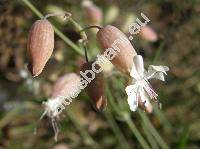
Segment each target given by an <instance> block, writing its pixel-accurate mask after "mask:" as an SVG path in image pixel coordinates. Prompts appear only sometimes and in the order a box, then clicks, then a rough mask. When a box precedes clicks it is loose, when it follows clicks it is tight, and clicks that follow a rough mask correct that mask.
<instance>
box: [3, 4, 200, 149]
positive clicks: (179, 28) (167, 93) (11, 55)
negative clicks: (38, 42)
mask: <svg viewBox="0 0 200 149" xmlns="http://www.w3.org/2000/svg"><path fill="white" fill-rule="evenodd" d="M81 3H82V1H79V0H56V1H55V0H0V149H1V148H2V149H4V148H9V149H12V148H14V149H21V148H25V149H26V148H37V149H40V148H53V149H68V148H77V149H78V148H105V149H106V148H108V149H109V148H117V149H121V148H129V149H130V148H155V149H158V148H179V149H184V148H187V149H198V148H200V131H199V130H200V117H199V115H200V108H198V106H199V105H200V100H199V98H200V96H199V95H200V80H199V76H200V71H199V65H200V50H199V47H200V18H199V16H200V1H198V0H176V1H174V0H149V1H147V0H132V1H131V0H96V1H94V4H95V5H97V6H98V7H99V8H100V9H101V10H102V12H103V22H102V24H101V25H102V26H103V25H107V24H112V25H114V26H116V27H118V28H119V29H121V30H123V32H124V33H128V26H129V24H130V23H132V22H134V21H135V19H136V18H137V17H138V18H140V13H141V12H143V13H144V14H145V15H146V16H147V17H148V18H149V19H150V20H151V21H150V22H149V23H148V25H149V26H151V27H152V28H153V29H154V30H155V32H156V33H157V35H158V37H159V40H158V41H157V42H154V43H151V42H147V41H145V40H143V39H141V38H140V37H139V36H138V35H135V36H134V40H132V44H133V46H134V48H135V49H136V51H137V52H138V53H139V54H142V55H143V56H144V60H145V62H146V66H148V64H152V63H153V64H156V65H160V64H162V65H167V66H169V67H170V71H169V72H168V76H167V77H166V82H164V83H160V82H158V81H153V86H154V87H155V89H156V90H157V92H158V93H159V99H160V102H161V103H162V105H163V107H162V109H161V110H160V109H158V107H157V105H156V104H155V105H154V111H153V113H152V114H147V113H145V112H143V111H142V110H138V111H137V112H131V111H130V110H129V108H128V105H127V101H126V98H127V95H126V93H125V91H124V89H125V87H126V82H127V80H126V78H125V77H124V75H122V74H120V73H118V71H117V70H115V69H114V70H112V71H108V72H105V77H106V87H107V89H106V95H107V97H108V106H107V108H106V110H105V111H103V112H97V111H96V110H95V109H94V108H93V104H92V102H91V101H90V99H89V98H88V96H87V95H86V94H85V93H81V95H79V96H78V97H77V100H76V99H75V100H74V101H73V102H72V104H70V105H69V106H68V107H67V109H66V111H65V112H64V114H63V115H62V116H61V118H60V121H59V124H60V129H61V131H60V133H59V138H58V141H57V142H55V141H54V133H53V130H52V126H51V121H50V119H49V118H47V117H45V118H44V119H43V120H41V121H40V122H38V120H39V117H40V116H41V114H42V112H43V107H42V106H41V103H42V101H45V100H47V99H48V98H49V96H50V93H51V88H52V84H53V82H55V80H56V79H57V78H58V76H60V75H62V74H64V73H67V72H72V71H73V72H77V73H78V72H79V67H80V63H81V61H83V58H84V57H83V56H82V55H80V54H79V53H78V52H77V51H76V50H75V48H73V47H72V45H69V42H68V40H67V39H66V37H67V38H69V39H70V40H71V41H73V44H74V45H75V46H77V49H79V50H81V48H80V45H79V44H78V40H79V39H80V36H79V34H77V32H76V31H75V29H74V28H73V25H72V24H71V23H69V22H67V21H63V20H62V18H59V17H58V18H50V19H49V20H50V21H51V22H52V24H54V25H55V26H56V27H57V29H58V30H56V33H58V35H59V36H58V35H56V36H55V41H56V42H55V48H54V53H53V55H52V56H51V59H50V60H49V62H48V64H47V66H46V67H45V69H44V71H43V73H42V74H41V75H40V76H39V77H37V78H34V79H33V78H32V77H30V76H29V75H28V74H27V70H26V64H27V62H28V59H27V53H26V50H27V49H26V46H27V36H28V31H29V29H30V26H31V25H32V24H33V23H34V22H35V21H36V20H37V19H39V18H38V16H40V13H39V12H41V13H42V14H47V13H55V12H60V11H63V10H65V11H68V12H71V13H72V17H73V19H74V20H76V22H78V23H79V25H81V26H82V27H86V26H89V24H88V22H87V20H86V18H85V16H84V13H83V12H84V10H83V9H84V8H83V7H82V4H81ZM60 33H63V34H60ZM62 35H64V36H62ZM87 35H88V38H89V46H88V52H89V53H90V59H91V60H92V59H94V58H95V56H96V55H97V54H98V53H99V50H98V49H99V47H98V45H97V43H96V38H95V33H94V32H91V31H88V32H87ZM116 72H117V73H116ZM27 75H28V76H27ZM36 123H37V128H38V130H37V134H36V135H34V128H35V127H36Z"/></svg>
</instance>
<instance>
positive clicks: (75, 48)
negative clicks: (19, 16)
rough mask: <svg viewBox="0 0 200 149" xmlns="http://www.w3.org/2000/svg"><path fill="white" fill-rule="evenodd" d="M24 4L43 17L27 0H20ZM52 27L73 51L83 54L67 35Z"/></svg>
mask: <svg viewBox="0 0 200 149" xmlns="http://www.w3.org/2000/svg"><path fill="white" fill-rule="evenodd" d="M21 1H23V2H24V4H26V5H27V6H28V7H29V8H30V9H31V10H32V11H33V12H34V13H35V14H36V15H37V16H38V17H39V18H41V19H42V18H43V15H42V13H41V12H40V11H39V10H38V9H37V8H35V6H34V5H33V4H32V3H31V2H30V1H29V0H21ZM53 27H54V31H55V33H56V34H57V35H58V36H59V37H60V38H61V39H62V40H63V41H64V42H65V43H66V44H67V45H68V46H70V47H71V48H72V49H73V50H74V51H76V52H77V53H78V54H79V55H82V56H84V52H83V51H82V50H81V49H80V48H79V47H78V46H77V45H76V44H75V43H74V42H72V41H71V40H70V39H69V38H68V37H66V36H65V35H64V34H63V33H62V32H61V31H60V30H59V29H58V28H57V27H55V26H54V25H53Z"/></svg>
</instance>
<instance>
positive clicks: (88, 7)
mask: <svg viewBox="0 0 200 149" xmlns="http://www.w3.org/2000/svg"><path fill="white" fill-rule="evenodd" d="M83 7H84V11H85V17H86V19H87V21H88V23H89V24H90V25H100V24H101V22H102V11H101V9H100V8H99V7H97V6H96V5H94V4H93V3H92V2H91V1H84V2H83Z"/></svg>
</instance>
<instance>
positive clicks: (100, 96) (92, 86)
mask: <svg viewBox="0 0 200 149" xmlns="http://www.w3.org/2000/svg"><path fill="white" fill-rule="evenodd" d="M92 64H93V62H87V63H84V64H83V65H82V67H81V70H82V71H84V72H85V71H86V70H92ZM95 68H96V69H100V66H99V65H97V64H96V65H95ZM88 77H90V76H88ZM86 92H87V94H88V96H89V97H90V98H91V99H92V101H93V102H94V104H95V107H96V108H97V110H99V111H102V110H104V109H105V108H106V106H107V98H106V95H105V85H104V76H103V72H100V73H95V78H94V79H93V80H92V81H91V82H90V83H89V84H88V85H87V87H86Z"/></svg>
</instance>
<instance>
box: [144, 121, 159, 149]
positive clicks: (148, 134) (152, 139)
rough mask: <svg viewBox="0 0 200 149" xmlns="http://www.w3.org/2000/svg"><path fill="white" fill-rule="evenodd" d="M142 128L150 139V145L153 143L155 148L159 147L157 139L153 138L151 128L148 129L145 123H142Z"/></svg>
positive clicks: (152, 145)
mask: <svg viewBox="0 0 200 149" xmlns="http://www.w3.org/2000/svg"><path fill="white" fill-rule="evenodd" d="M142 128H143V130H144V133H145V135H146V137H147V140H148V141H149V143H150V145H151V148H153V149H159V147H158V145H157V143H156V142H155V139H154V138H152V135H151V133H150V132H149V130H148V129H147V127H146V126H145V125H144V123H142Z"/></svg>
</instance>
